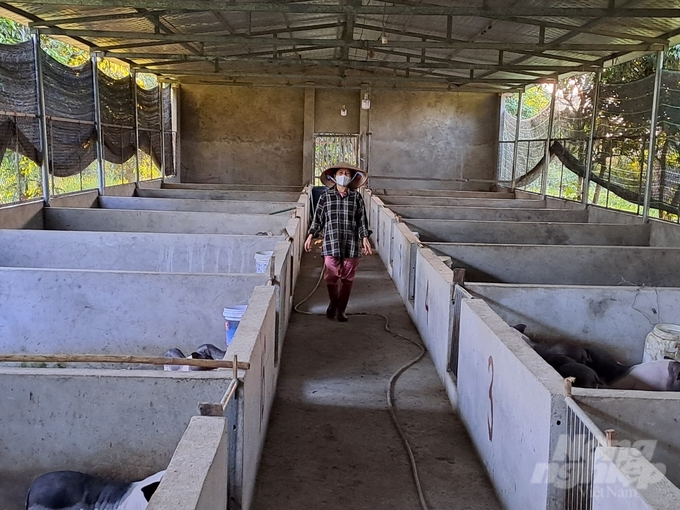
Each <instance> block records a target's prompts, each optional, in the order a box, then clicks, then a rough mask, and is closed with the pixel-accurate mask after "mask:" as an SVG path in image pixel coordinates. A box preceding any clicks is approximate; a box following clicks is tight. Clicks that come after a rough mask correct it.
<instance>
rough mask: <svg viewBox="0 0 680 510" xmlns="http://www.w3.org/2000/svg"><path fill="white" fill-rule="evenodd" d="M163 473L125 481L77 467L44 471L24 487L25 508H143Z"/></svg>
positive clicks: (91, 509) (68, 509) (101, 509)
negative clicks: (99, 476) (111, 479)
mask: <svg viewBox="0 0 680 510" xmlns="http://www.w3.org/2000/svg"><path fill="white" fill-rule="evenodd" d="M164 474H165V470H163V471H159V472H158V473H156V474H154V475H151V476H149V477H148V478H145V479H144V480H141V481H139V482H132V483H125V482H109V481H106V480H104V479H102V478H98V477H96V476H91V475H86V474H84V473H78V472H77V471H54V472H52V473H46V474H44V475H41V476H39V477H38V478H36V479H35V480H34V481H33V483H32V484H31V487H30V488H29V489H28V495H27V496H26V510H145V509H146V507H147V504H148V503H149V500H150V499H151V496H153V494H154V492H155V491H156V489H157V488H158V485H159V484H160V481H161V478H163V475H164Z"/></svg>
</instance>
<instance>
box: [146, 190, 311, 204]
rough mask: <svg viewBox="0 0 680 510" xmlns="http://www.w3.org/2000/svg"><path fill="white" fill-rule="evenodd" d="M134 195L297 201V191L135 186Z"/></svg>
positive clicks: (298, 196)
mask: <svg viewBox="0 0 680 510" xmlns="http://www.w3.org/2000/svg"><path fill="white" fill-rule="evenodd" d="M135 196H137V197H145V198H183V199H187V198H188V199H199V200H261V201H265V202H297V200H298V198H300V192H299V191H226V190H205V189H145V188H137V190H136V191H135Z"/></svg>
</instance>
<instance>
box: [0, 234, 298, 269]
mask: <svg viewBox="0 0 680 510" xmlns="http://www.w3.org/2000/svg"><path fill="white" fill-rule="evenodd" d="M283 239H284V238H283V237H280V236H279V237H270V236H247V235H242V236H227V235H203V234H163V233H161V234H157V233H136V232H88V231H56V230H0V266H4V267H33V268H62V269H107V270H122V271H149V272H172V273H255V260H254V256H255V253H256V252H258V251H274V250H275V249H276V247H277V244H278V243H279V242H282V241H283ZM285 244H286V245H287V244H288V243H285Z"/></svg>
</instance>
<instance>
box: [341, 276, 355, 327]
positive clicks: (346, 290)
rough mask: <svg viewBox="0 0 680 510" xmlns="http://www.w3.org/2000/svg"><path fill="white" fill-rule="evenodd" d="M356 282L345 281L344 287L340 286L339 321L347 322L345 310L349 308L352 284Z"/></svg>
mask: <svg viewBox="0 0 680 510" xmlns="http://www.w3.org/2000/svg"><path fill="white" fill-rule="evenodd" d="M353 283H354V282H350V281H343V282H342V287H341V288H340V293H339V295H338V321H339V322H347V316H346V315H345V310H346V309H347V303H349V296H350V294H351V293H352V285H353Z"/></svg>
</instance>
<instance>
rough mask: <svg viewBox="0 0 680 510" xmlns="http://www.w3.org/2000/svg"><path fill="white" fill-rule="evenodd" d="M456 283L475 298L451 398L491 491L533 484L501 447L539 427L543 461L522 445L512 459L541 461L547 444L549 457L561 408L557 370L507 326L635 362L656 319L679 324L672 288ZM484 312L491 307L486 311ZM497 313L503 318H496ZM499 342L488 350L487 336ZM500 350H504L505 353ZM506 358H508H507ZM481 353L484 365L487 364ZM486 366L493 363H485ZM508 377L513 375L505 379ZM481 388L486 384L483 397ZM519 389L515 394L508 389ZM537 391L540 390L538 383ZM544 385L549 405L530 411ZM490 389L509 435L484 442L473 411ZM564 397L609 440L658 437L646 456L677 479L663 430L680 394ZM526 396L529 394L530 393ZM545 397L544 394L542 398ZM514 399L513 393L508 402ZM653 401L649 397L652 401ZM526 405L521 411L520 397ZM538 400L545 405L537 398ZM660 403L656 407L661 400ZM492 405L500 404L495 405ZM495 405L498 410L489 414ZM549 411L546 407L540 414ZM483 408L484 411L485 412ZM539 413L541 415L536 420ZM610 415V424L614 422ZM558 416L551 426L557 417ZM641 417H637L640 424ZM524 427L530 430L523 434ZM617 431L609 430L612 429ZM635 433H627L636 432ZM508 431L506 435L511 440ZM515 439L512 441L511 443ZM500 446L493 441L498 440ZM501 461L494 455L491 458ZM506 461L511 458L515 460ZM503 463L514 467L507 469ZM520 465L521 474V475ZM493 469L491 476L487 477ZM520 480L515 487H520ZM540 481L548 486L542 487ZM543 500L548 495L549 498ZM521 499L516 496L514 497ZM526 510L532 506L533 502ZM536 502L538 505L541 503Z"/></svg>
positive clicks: (581, 392) (672, 447)
mask: <svg viewBox="0 0 680 510" xmlns="http://www.w3.org/2000/svg"><path fill="white" fill-rule="evenodd" d="M466 289H467V290H468V291H469V292H470V293H471V294H472V295H473V296H474V297H475V298H482V299H472V300H469V299H468V300H463V306H462V308H463V310H462V312H461V322H460V324H461V326H460V334H459V356H458V360H457V361H458V377H457V388H458V402H459V409H460V412H461V416H462V417H463V420H464V421H465V422H466V425H467V427H468V430H469V431H470V433H471V435H472V436H473V437H474V439H475V444H476V445H477V446H478V448H479V451H480V454H481V455H482V458H483V459H484V462H485V464H486V465H487V466H488V469H489V470H490V473H492V478H493V480H494V484H495V485H496V487H497V490H498V491H499V493H503V491H504V489H505V488H509V487H512V486H514V485H515V484H516V485H517V486H518V492H521V490H522V491H523V490H524V489H527V490H529V489H532V488H533V489H534V490H535V487H536V486H535V485H533V487H532V486H530V485H527V484H528V481H530V480H531V477H532V476H534V474H533V473H532V472H531V469H533V468H531V466H530V464H527V465H526V468H525V469H522V468H521V466H520V465H519V464H517V465H515V464H513V462H515V461H513V459H512V457H511V456H507V455H506V454H505V453H503V452H505V450H506V449H507V450H509V451H510V450H512V447H511V445H513V444H520V443H524V442H526V441H527V440H529V441H534V440H535V439H536V438H537V437H539V435H538V432H537V431H536V428H539V429H541V430H544V431H546V430H547V431H549V436H546V435H545V432H541V434H542V435H543V439H542V440H541V441H542V443H541V444H542V448H543V450H542V451H543V454H541V456H542V457H543V459H542V460H541V459H539V458H538V457H536V452H539V451H541V450H540V449H539V448H538V445H533V446H532V448H531V450H530V451H531V452H533V453H532V454H530V455H529V454H527V453H526V452H527V451H529V450H527V449H524V450H523V451H524V452H525V453H524V454H523V456H522V458H524V457H529V458H530V459H532V460H533V461H534V462H537V463H540V462H542V463H543V464H538V465H543V466H547V465H549V464H546V462H548V463H549V462H550V461H546V460H545V455H544V454H545V447H546V446H548V447H549V448H548V452H549V455H550V457H549V458H550V459H552V455H553V454H554V450H553V448H554V445H555V441H556V440H557V439H558V438H559V435H560V434H562V433H563V432H564V430H563V424H564V419H563V418H562V416H563V414H562V412H563V406H562V405H561V404H560V401H559V399H558V398H557V395H558V394H560V393H561V387H560V386H561V385H557V386H556V384H557V383H558V382H560V381H561V377H560V376H559V375H558V373H557V372H556V371H555V370H553V369H552V367H550V366H549V365H548V364H547V363H545V362H543V360H542V359H540V357H538V355H537V354H536V353H535V352H533V350H532V349H531V348H530V347H528V345H526V344H525V343H524V342H523V340H521V338H520V339H519V342H517V335H516V332H515V331H514V330H512V329H511V328H510V327H509V325H510V324H517V323H524V324H527V330H526V334H528V335H529V336H532V335H535V336H538V337H541V338H544V339H546V340H548V341H554V340H570V341H573V342H576V343H580V344H582V345H587V344H595V345H598V346H601V347H604V348H606V349H607V350H608V351H609V352H611V353H612V354H613V355H614V356H615V357H616V358H617V359H619V360H620V361H622V362H624V363H628V364H634V363H639V362H640V361H641V360H642V351H643V347H644V339H645V336H646V335H647V333H649V331H651V329H652V328H653V323H657V322H678V321H680V289H678V288H635V287H575V286H537V285H498V284H476V283H469V284H466ZM491 309H492V310H493V311H492V310H491ZM499 317H500V318H502V319H503V320H504V323H502V322H501V321H499ZM488 328H490V329H492V330H494V334H495V337H496V338H495V339H493V340H489V346H488V347H485V345H486V340H483V339H484V338H486V337H487V336H489V337H491V336H490V335H488V334H487V333H485V331H487V329H488ZM496 341H501V342H502V344H504V345H501V344H498V345H496V346H495V347H494V346H493V344H494V342H496ZM508 349H509V351H510V352H509V353H508V355H506V353H505V352H507V350H508ZM510 354H511V355H510ZM491 358H493V359H492V361H489V360H490V359H491ZM499 360H502V364H503V366H504V367H505V366H506V365H507V366H508V367H510V366H512V367H513V368H512V370H510V372H508V373H507V381H506V383H507V387H506V383H504V382H503V380H502V379H500V378H499V374H500V373H504V370H505V368H503V369H500V370H499V366H500V364H501V363H500V362H499ZM492 367H493V368H492ZM523 372H530V373H532V374H533V375H532V376H531V378H530V379H528V380H527V381H525V383H523V384H522V385H520V384H519V383H518V376H517V374H521V373H523ZM511 374H515V377H514V380H513V382H512V383H511V382H510V379H513V377H511ZM490 385H492V386H493V389H492V390H491V393H488V392H489V391H490V390H489V388H490ZM520 387H521V388H522V390H521V391H519V392H518V391H517V388H520ZM541 387H543V389H542V388H541ZM544 388H552V389H551V390H550V392H549V395H551V396H550V400H551V401H552V404H551V406H550V408H548V407H546V408H545V409H544V410H543V411H540V412H539V410H540V405H539V403H540V401H541V399H542V398H543V397H540V398H539V395H541V392H544V391H545V389H544ZM482 393H483V394H484V395H485V396H486V399H485V400H486V401H488V400H489V396H488V395H493V399H494V400H493V402H494V403H495V404H496V406H495V407H493V411H492V412H493V413H497V414H496V416H499V417H501V416H502V418H500V422H499V421H496V422H495V423H502V427H503V430H506V431H507V433H508V434H509V435H508V437H507V443H506V442H505V441H506V439H500V440H499V439H498V438H497V436H496V435H494V438H493V440H490V439H489V438H488V437H486V436H487V434H486V432H487V431H486V430H485V425H487V424H488V415H486V416H482V415H483V414H484V413H483V412H481V411H480V410H479V402H480V401H483V400H480V399H482V398H483V397H482V395H481V394H482ZM573 394H574V398H575V399H576V400H577V401H578V403H579V405H581V407H582V408H583V409H584V410H585V411H586V412H587V413H588V414H589V415H590V416H591V418H592V419H593V420H594V421H595V422H596V424H598V426H600V428H601V429H602V430H604V429H606V428H614V429H619V428H620V429H621V430H622V433H621V434H618V433H617V439H628V440H631V441H633V442H634V441H635V440H639V439H656V440H659V445H658V446H657V448H658V453H657V455H658V457H656V458H653V459H652V460H653V462H664V463H666V464H668V466H669V471H670V472H672V475H669V478H670V479H671V481H672V482H673V483H674V484H677V483H678V482H679V481H680V480H678V478H677V475H676V473H677V469H676V467H677V464H678V457H677V452H678V450H677V447H678V444H676V443H677V441H676V440H675V438H674V437H673V434H674V432H675V430H676V424H677V416H678V411H679V409H678V406H680V395H678V394H676V393H666V392H638V391H616V390H588V389H581V388H574V389H573ZM526 395H531V398H530V399H527V398H526ZM547 395H548V394H546V398H548V397H547ZM517 399H520V401H518V400H517ZM652 401H654V403H652ZM522 402H524V403H528V404H530V405H531V407H532V409H531V410H529V409H524V408H523V407H522V406H524V404H523V403H522ZM547 402H548V401H547V400H546V404H547ZM661 403H663V404H661ZM499 406H500V407H499ZM499 409H502V411H499ZM549 410H550V412H548V411H549ZM487 411H488V409H487ZM537 414H541V415H542V416H540V417H539V416H538V415H537ZM617 420H618V421H617ZM558 422H559V423H558ZM643 422H644V423H643ZM530 430H532V432H529V431H530ZM617 432H618V431H617ZM636 434H637V435H636ZM513 435H514V436H516V437H511V436H513ZM517 442H519V443H517ZM499 443H500V444H499ZM501 459H503V460H501ZM515 463H516V462H515ZM512 469H517V470H518V473H517V474H516V475H515V474H512ZM522 471H523V472H522ZM496 472H497V474H496ZM520 483H521V484H522V485H523V488H522V489H521V490H520V489H519V487H520ZM550 490H551V489H550V487H548V491H550ZM553 499H554V502H555V503H554V506H550V505H548V506H547V507H546V508H562V507H561V506H559V502H560V501H561V499H560V496H559V493H555V494H554V495H553ZM549 501H550V500H549ZM522 504H526V502H524V503H522ZM522 504H513V506H510V505H508V507H509V508H529V507H531V508H533V507H534V506H524V507H523V506H522ZM536 508H539V507H538V506H536ZM540 508H543V507H542V506H541V507H540Z"/></svg>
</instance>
